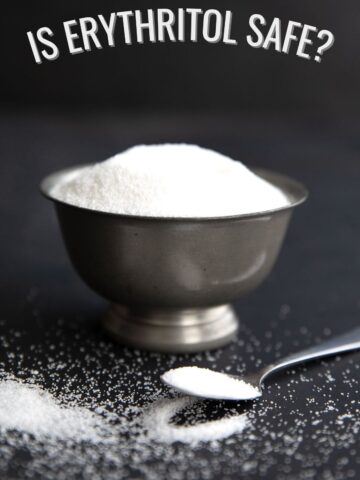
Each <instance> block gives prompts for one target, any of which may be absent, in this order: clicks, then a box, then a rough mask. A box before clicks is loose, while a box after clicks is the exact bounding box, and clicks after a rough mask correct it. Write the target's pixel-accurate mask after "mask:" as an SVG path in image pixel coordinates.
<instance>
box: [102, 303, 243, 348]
mask: <svg viewBox="0 0 360 480" xmlns="http://www.w3.org/2000/svg"><path fill="white" fill-rule="evenodd" d="M103 325H104V327H105V329H106V330H107V332H108V333H109V334H110V335H111V336H112V337H113V338H114V339H115V340H117V341H119V342H120V343H122V344H125V345H130V346H132V347H135V348H141V349H144V350H151V351H157V352H169V353H182V352H200V351H202V350H211V349H214V348H218V347H222V346H224V345H226V344H227V343H229V342H230V341H231V340H233V339H234V337H235V335H236V332H237V328H238V321H237V318H236V315H235V312H234V310H233V309H232V307H231V306H230V305H221V306H219V307H212V308H197V309H191V310H190V309H189V310H181V309H176V310H148V309H132V308H128V307H125V306H122V305H117V304H112V305H111V306H110V308H109V310H108V311H107V313H106V315H105V317H104V319H103Z"/></svg>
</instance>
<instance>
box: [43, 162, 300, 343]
mask: <svg viewBox="0 0 360 480" xmlns="http://www.w3.org/2000/svg"><path fill="white" fill-rule="evenodd" d="M78 168H83V167H78ZM76 170H77V169H76V168H73V169H68V170H64V171H61V172H58V173H55V174H53V175H50V176H49V177H47V178H46V179H44V181H43V182H42V184H41V190H42V192H43V194H44V195H45V196H46V197H47V198H49V199H50V200H52V201H53V202H54V204H55V207H56V212H57V216H58V219H59V223H60V227H61V231H62V234H63V238H64V241H65V244H66V247H67V251H68V253H69V256H70V259H71V261H72V263H73V266H74V268H75V270H76V271H77V272H78V273H79V275H80V276H81V277H82V279H83V280H84V281H85V282H86V283H87V284H88V285H89V286H90V287H91V288H92V289H93V290H95V291H96V292H97V293H99V294H100V295H102V296H103V297H105V298H107V299H108V300H110V302H112V303H113V304H114V306H113V307H112V308H111V309H110V311H109V312H108V313H107V314H106V316H105V320H104V325H105V327H106V328H107V330H108V331H109V333H111V334H112V335H113V336H114V337H115V338H116V339H117V340H119V341H122V342H124V343H127V344H131V345H133V346H138V347H141V348H146V349H151V350H161V351H170V352H175V351H177V352H182V351H199V350H204V349H210V348H216V347H218V346H220V345H223V344H225V343H227V342H228V341H230V340H231V338H233V336H234V335H235V333H236V329H237V322H236V320H235V316H234V315H233V314H231V315H230V313H229V312H230V311H231V312H232V310H230V309H229V308H225V307H224V305H225V306H226V305H227V304H229V303H231V302H232V301H234V300H235V299H237V298H238V297H241V296H243V295H246V294H247V293H248V292H250V291H252V290H254V289H255V288H256V287H257V286H258V285H259V284H260V283H261V282H262V281H263V280H264V279H265V278H266V276H267V275H268V274H269V272H270V270H271V268H272V266H273V264H274V262H275V260H276V258H277V256H278V253H279V250H280V247H281V244H282V242H283V239H284V236H285V233H286V229H287V226H288V223H289V220H290V217H291V214H292V210H293V208H294V207H295V206H296V205H298V204H300V203H302V202H303V201H304V200H305V199H306V196H307V192H306V189H305V188H304V187H303V186H302V185H301V184H299V183H297V182H295V181H294V180H291V179H290V178H288V177H285V176H282V175H278V174H275V173H271V172H266V171H262V170H257V173H258V174H259V175H261V176H262V177H264V178H266V179H267V180H269V181H270V182H271V183H273V184H274V185H276V186H278V187H279V188H281V189H282V190H283V192H285V194H286V195H287V197H288V199H289V205H288V206H286V207H285V208H282V209H278V210H273V211H268V212H260V213H256V214H253V215H241V216H232V217H220V218H190V219H187V218H182V219H181V218H155V217H135V216H128V215H118V214H109V213H103V212H98V211H93V210H89V209H84V208H79V207H75V206H71V205H68V204H65V203H63V202H60V201H57V200H55V199H54V198H52V197H51V188H52V187H53V186H54V185H55V184H56V183H57V182H60V181H64V179H66V177H67V176H68V175H71V174H72V173H74V172H75V171H76ZM212 307H218V309H213V308H212ZM190 311H191V314H190V313H189V312H190ZM221 312H223V313H222V314H220V313H221ZM215 313H216V314H215ZM155 319H158V320H159V319H162V320H161V322H160V323H159V321H158V322H157V323H156V321H155ZM189 321H191V322H192V325H191V328H190V326H189V325H188V322H189Z"/></svg>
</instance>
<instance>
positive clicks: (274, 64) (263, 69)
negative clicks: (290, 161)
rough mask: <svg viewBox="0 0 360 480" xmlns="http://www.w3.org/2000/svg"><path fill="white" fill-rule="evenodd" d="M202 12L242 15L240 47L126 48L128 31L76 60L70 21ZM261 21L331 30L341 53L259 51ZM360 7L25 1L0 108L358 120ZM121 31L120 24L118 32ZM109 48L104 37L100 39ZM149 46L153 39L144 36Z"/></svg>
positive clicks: (10, 13)
mask: <svg viewBox="0 0 360 480" xmlns="http://www.w3.org/2000/svg"><path fill="white" fill-rule="evenodd" d="M159 7H163V8H171V9H173V10H175V9H176V8H178V7H182V8H187V7H196V8H202V9H204V10H205V9H208V8H217V9H218V10H220V11H222V12H224V11H225V10H228V9H229V10H232V11H233V14H234V15H233V28H232V31H233V36H234V37H235V38H236V39H237V40H238V45H237V46H225V45H223V44H221V43H219V44H208V43H206V42H204V41H202V42H199V43H197V44H194V43H192V42H190V41H186V42H185V43H171V42H170V41H168V42H165V43H163V44H161V43H155V44H151V43H150V42H149V41H145V43H144V44H143V45H137V44H136V42H134V44H133V45H130V46H127V45H125V44H123V42H122V40H123V39H122V35H121V29H119V30H118V31H117V35H115V37H116V40H117V45H116V46H115V47H114V48H110V47H104V48H103V49H102V50H97V49H96V48H95V47H94V49H93V50H92V51H91V52H85V53H83V54H80V55H70V54H69V53H68V52H67V48H66V44H65V36H64V31H63V26H62V22H64V21H66V20H70V19H78V18H80V17H85V16H93V17H96V16H97V15H98V14H103V15H104V16H105V18H107V17H108V16H109V15H110V13H111V12H117V11H125V10H135V9H141V10H145V9H147V8H153V9H156V8H159ZM253 13H261V14H262V15H264V16H265V18H266V19H267V21H268V25H270V23H271V21H272V19H273V18H274V17H275V16H277V17H279V18H280V19H281V20H282V27H283V31H285V29H286V25H287V22H288V21H289V20H294V21H298V22H300V23H304V24H305V23H306V24H310V25H314V26H316V27H317V28H318V29H319V30H321V29H328V30H330V31H331V32H332V33H333V34H334V35H335V43H334V45H333V47H332V48H331V49H330V50H328V51H327V52H325V53H324V55H323V60H322V63H321V64H318V63H316V62H314V61H313V60H311V61H308V60H304V59H301V58H299V57H296V55H295V46H294V45H293V47H292V48H291V50H290V53H289V54H288V55H286V54H280V53H277V52H275V51H274V50H272V49H271V48H270V50H269V51H266V50H264V49H254V48H251V47H250V46H249V45H248V44H247V43H246V35H247V34H248V33H250V28H249V26H248V20H249V17H250V15H252V14H253ZM359 21H360V9H359V7H358V3H357V2H356V0H345V1H344V2H341V5H339V3H338V2H336V1H335V0H329V1H326V2H325V1H317V2H314V1H312V0H298V1H289V2H284V1H282V0H275V1H272V2H265V1H260V0H255V1H249V0H243V1H242V2H238V1H235V0H233V1H230V0H224V1H222V2H215V1H210V2H209V1H206V2H205V1H201V0H199V1H197V2H195V3H194V2H175V3H174V2H171V4H169V2H130V1H122V2H119V1H109V0H107V1H103V2H96V1H94V0H91V1H81V0H80V1H77V2H46V1H37V2H36V3H34V2H31V3H29V2H24V3H23V4H22V5H21V7H20V6H19V4H18V3H17V2H12V3H11V4H10V5H9V3H8V4H7V6H6V8H3V9H2V15H1V20H0V22H1V35H2V39H3V41H2V59H1V61H2V64H3V65H6V68H3V69H2V73H1V76H2V81H3V88H2V89H1V92H0V100H1V102H2V103H3V104H5V105H8V106H14V105H16V106H18V107H20V108H23V107H26V108H27V107H29V106H41V107H46V108H63V107H70V108H78V107H80V106H81V107H83V108H95V107H101V108H111V109H120V110H121V111H124V110H125V109H127V110H128V109H136V110H144V109H146V110H151V111H154V110H158V109H166V110H174V111H178V110H179V109H180V110H185V111H194V110H201V111H209V110H214V109H216V110H222V111H229V110H232V111H233V110H237V111H238V110H241V111H248V112H251V113H253V112H263V111H270V112H274V111H275V112H286V113H296V114H297V113H298V112H299V111H300V112H303V111H306V112H310V113H312V114H315V113H316V114H319V113H323V114H325V115H327V116H329V115H332V114H335V113H337V114H340V113H342V114H348V115H350V114H357V113H358V111H359V94H358V92H359V87H358V86H359V84H360V59H359V55H358V45H359V39H360V38H359V37H360V35H359ZM42 26H48V27H50V28H51V29H52V30H53V31H54V37H53V39H54V40H55V43H57V44H58V46H59V47H60V57H59V58H58V59H57V60H55V61H53V62H48V61H44V63H43V64H41V65H37V64H36V63H35V61H34V59H33V56H32V52H31V49H30V45H29V43H28V39H27V36H26V32H27V31H33V32H35V31H36V30H37V29H38V28H40V27H42ZM119 27H120V23H119V25H118V28H119ZM99 37H100V38H101V40H103V41H104V42H105V36H104V35H101V34H99ZM145 38H146V34H145Z"/></svg>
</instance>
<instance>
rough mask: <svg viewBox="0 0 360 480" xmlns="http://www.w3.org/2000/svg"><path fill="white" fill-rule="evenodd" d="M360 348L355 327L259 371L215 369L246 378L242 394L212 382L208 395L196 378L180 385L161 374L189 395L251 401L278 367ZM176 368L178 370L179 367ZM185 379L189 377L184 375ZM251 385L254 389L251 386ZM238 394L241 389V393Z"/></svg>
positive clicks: (173, 385) (226, 375)
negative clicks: (243, 374) (237, 371)
mask: <svg viewBox="0 0 360 480" xmlns="http://www.w3.org/2000/svg"><path fill="white" fill-rule="evenodd" d="M356 349H360V328H359V327H358V328H355V329H354V330H351V331H349V332H346V333H344V334H342V335H339V336H337V337H333V338H331V339H330V340H327V341H325V342H322V343H320V344H318V345H314V346H313V347H310V348H307V349H305V350H301V351H300V352H298V353H294V354H292V355H289V356H287V357H285V358H282V359H281V360H278V361H277V362H275V363H272V364H271V365H269V366H267V367H264V368H262V369H261V370H259V371H258V372H256V373H252V374H248V375H246V376H244V377H240V376H236V375H229V374H227V373H220V372H213V373H216V374H217V378H219V377H218V376H219V375H221V376H224V377H229V378H230V379H233V380H234V379H235V380H237V381H239V380H240V381H241V380H242V381H243V382H245V383H246V384H248V385H247V386H248V387H250V392H249V389H245V390H246V392H245V395H241V389H240V394H236V395H234V393H233V392H230V394H229V392H226V389H223V390H222V391H219V390H221V389H219V385H218V384H217V383H216V382H214V383H213V385H211V384H210V386H209V385H207V387H206V389H205V390H206V394H204V388H203V385H201V384H200V383H196V382H195V384H194V382H193V381H191V382H188V383H186V381H185V382H182V385H181V386H179V385H178V384H175V382H173V381H172V377H173V375H169V372H166V373H165V374H164V375H162V377H161V379H162V381H163V382H164V383H166V384H167V385H169V386H170V387H173V388H175V389H176V390H178V391H180V392H182V393H186V394H187V395H193V396H196V397H201V398H209V399H216V400H252V399H254V398H258V397H261V395H262V386H263V382H264V380H265V379H266V378H267V377H269V376H270V375H272V374H273V373H276V372H278V371H279V370H282V369H285V368H288V367H291V366H293V365H297V364H299V363H304V362H308V361H310V360H315V359H317V358H322V357H327V356H331V355H336V354H338V353H342V352H348V351H351V350H356ZM176 370H177V369H176ZM199 370H203V371H204V373H205V372H207V373H209V370H208V369H199ZM185 380H186V377H185ZM251 387H252V388H251ZM238 393H239V392H238Z"/></svg>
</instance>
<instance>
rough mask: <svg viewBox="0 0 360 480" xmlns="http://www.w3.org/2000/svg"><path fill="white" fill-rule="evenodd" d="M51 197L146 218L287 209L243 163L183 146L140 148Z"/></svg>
mask: <svg viewBox="0 0 360 480" xmlns="http://www.w3.org/2000/svg"><path fill="white" fill-rule="evenodd" d="M51 195H52V196H53V197H54V198H56V199H58V200H61V201H63V202H66V203H69V204H71V205H76V206H79V207H84V208H89V209H93V210H98V211H103V212H111V213H120V214H127V215H138V216H149V217H180V218H183V217H221V216H231V215H241V214H249V213H255V212H263V211H267V210H272V209H276V208H280V207H284V206H286V205H288V203H289V200H288V199H287V198H286V196H285V194H284V193H282V192H281V191H280V190H279V189H278V188H277V187H275V186H273V185H271V184H270V183H269V182H267V181H265V180H263V179H262V178H260V177H259V176H257V175H255V174H254V173H252V172H251V171H250V170H248V169H247V168H246V167H245V166H244V165H243V164H242V163H240V162H238V161H234V160H231V159H230V158H229V157H226V156H224V155H222V154H220V153H217V152H215V151H213V150H209V149H205V148H201V147H198V146H196V145H187V144H164V145H139V146H136V147H133V148H130V149H129V150H126V151H125V152H123V153H119V154H118V155H115V156H114V157H112V158H110V159H108V160H106V161H104V162H101V163H98V164H95V165H93V166H89V167H85V168H83V169H81V170H80V171H77V172H76V173H70V174H69V175H68V176H67V177H65V179H64V180H63V181H62V182H61V183H59V184H57V185H55V186H54V187H53V189H52V191H51Z"/></svg>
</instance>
